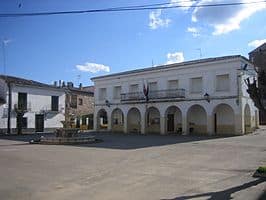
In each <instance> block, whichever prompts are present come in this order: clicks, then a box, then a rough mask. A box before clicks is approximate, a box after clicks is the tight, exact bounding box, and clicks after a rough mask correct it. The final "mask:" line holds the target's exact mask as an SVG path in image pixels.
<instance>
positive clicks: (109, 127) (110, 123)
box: [106, 111, 112, 131]
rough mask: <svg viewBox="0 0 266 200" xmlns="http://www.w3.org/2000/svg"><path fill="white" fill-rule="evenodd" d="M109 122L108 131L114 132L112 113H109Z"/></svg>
mask: <svg viewBox="0 0 266 200" xmlns="http://www.w3.org/2000/svg"><path fill="white" fill-rule="evenodd" d="M106 112H107V111H106ZM107 120H108V126H107V130H108V131H112V117H111V113H110V112H107Z"/></svg>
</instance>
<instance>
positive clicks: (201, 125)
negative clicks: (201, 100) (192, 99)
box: [187, 104, 207, 134]
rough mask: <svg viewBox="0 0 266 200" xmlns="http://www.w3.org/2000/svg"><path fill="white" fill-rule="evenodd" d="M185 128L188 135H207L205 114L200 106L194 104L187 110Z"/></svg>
mask: <svg viewBox="0 0 266 200" xmlns="http://www.w3.org/2000/svg"><path fill="white" fill-rule="evenodd" d="M187 126H188V133H189V134H206V133H207V113H206V111H205V109H204V108H203V107H202V106H201V105H198V104H195V105H192V106H191V107H190V108H189V109H188V111H187Z"/></svg>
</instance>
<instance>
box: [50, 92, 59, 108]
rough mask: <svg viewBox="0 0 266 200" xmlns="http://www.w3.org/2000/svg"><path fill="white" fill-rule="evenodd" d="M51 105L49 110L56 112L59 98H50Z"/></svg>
mask: <svg viewBox="0 0 266 200" xmlns="http://www.w3.org/2000/svg"><path fill="white" fill-rule="evenodd" d="M51 101H52V103H51V105H52V106H51V110H52V111H58V107H59V106H58V104H59V97H58V96H52V100H51Z"/></svg>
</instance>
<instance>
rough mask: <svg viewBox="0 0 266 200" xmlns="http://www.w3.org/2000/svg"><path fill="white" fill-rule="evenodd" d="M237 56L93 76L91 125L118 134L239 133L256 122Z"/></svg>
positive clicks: (245, 66) (244, 62)
mask: <svg viewBox="0 0 266 200" xmlns="http://www.w3.org/2000/svg"><path fill="white" fill-rule="evenodd" d="M248 77H249V78H250V79H251V80H253V79H256V77H257V74H256V71H255V70H254V66H253V65H252V63H250V62H249V60H248V59H246V58H245V57H243V56H240V55H233V56H224V57H215V58H207V59H200V60H193V61H188V62H182V63H174V64H168V65H161V66H156V67H149V68H144V69H137V70H132V71H126V72H121V73H116V74H110V75H105V76H99V77H94V78H92V79H91V80H92V81H94V85H95V111H94V129H95V130H97V131H104V130H107V131H113V132H124V133H141V134H148V133H157V134H174V133H175V134H205V135H226V134H228V135H229V134H230V135H232V134H234V135H241V134H245V133H249V132H252V131H253V130H254V129H255V128H256V127H257V126H258V121H259V120H258V110H257V108H256V107H255V106H254V103H253V101H252V100H251V98H250V97H249V95H248V93H247V92H246V89H247V86H246V84H245V79H247V78H248Z"/></svg>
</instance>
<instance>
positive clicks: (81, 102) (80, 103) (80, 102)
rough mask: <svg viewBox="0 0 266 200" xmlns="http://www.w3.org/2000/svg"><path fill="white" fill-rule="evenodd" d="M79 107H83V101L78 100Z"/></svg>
mask: <svg viewBox="0 0 266 200" xmlns="http://www.w3.org/2000/svg"><path fill="white" fill-rule="evenodd" d="M79 105H80V106H82V105H83V99H81V98H79Z"/></svg>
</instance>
